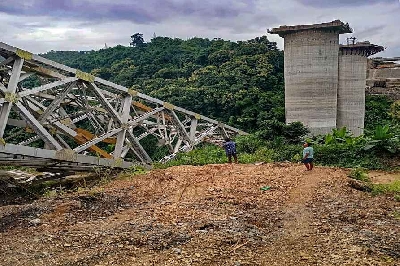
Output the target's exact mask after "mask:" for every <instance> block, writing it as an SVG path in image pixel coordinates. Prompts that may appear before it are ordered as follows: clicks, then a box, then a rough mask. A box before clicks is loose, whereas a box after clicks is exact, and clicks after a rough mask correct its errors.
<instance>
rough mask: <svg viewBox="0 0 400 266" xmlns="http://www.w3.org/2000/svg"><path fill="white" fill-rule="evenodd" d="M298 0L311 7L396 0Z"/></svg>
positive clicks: (385, 2)
mask: <svg viewBox="0 0 400 266" xmlns="http://www.w3.org/2000/svg"><path fill="white" fill-rule="evenodd" d="M297 1H298V2H300V3H302V4H304V5H306V6H313V7H322V8H330V7H344V6H368V5H373V4H393V3H394V2H396V1H398V0H297Z"/></svg>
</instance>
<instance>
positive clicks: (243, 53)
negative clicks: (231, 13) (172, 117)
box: [44, 36, 284, 132]
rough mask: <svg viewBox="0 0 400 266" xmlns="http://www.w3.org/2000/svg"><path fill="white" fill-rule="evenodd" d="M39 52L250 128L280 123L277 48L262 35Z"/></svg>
mask: <svg viewBox="0 0 400 266" xmlns="http://www.w3.org/2000/svg"><path fill="white" fill-rule="evenodd" d="M44 56H45V57H47V58H49V59H52V60H55V61H58V62H61V63H64V64H66V65H69V66H71V67H75V68H79V69H81V70H83V71H87V72H91V73H93V74H94V75H96V76H99V77H101V78H104V79H107V80H110V81H113V82H115V83H118V84H121V85H124V86H127V87H132V88H134V89H136V90H139V91H141V92H144V93H146V94H149V95H151V96H154V97H157V98H161V99H163V100H165V101H169V102H171V103H173V104H175V105H178V106H181V107H184V108H187V109H190V110H192V111H195V112H198V113H201V114H203V115H205V116H209V117H212V118H216V119H219V120H221V121H224V122H226V123H229V124H231V125H234V126H236V127H239V128H242V129H245V130H247V131H250V132H255V131H257V130H260V129H266V130H268V128H269V124H268V123H265V121H271V123H275V124H276V123H279V122H280V123H282V122H284V89H283V88H284V83H283V82H284V81H283V53H282V51H279V50H278V49H277V47H276V43H273V42H269V41H268V39H267V37H265V36H263V37H260V38H255V39H253V40H249V41H245V42H237V43H236V42H230V41H224V40H220V39H217V40H208V39H201V38H193V39H189V40H186V41H184V40H181V39H172V38H167V37H156V38H153V39H152V40H151V42H149V43H145V44H142V45H139V46H135V47H124V46H116V47H113V48H108V49H102V50H100V51H90V52H71V51H65V52H62V51H61V52H55V51H52V52H49V53H47V54H45V55H44ZM281 125H282V124H281Z"/></svg>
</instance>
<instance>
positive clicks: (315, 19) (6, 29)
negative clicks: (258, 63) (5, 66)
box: [0, 0, 400, 56]
mask: <svg viewBox="0 0 400 266" xmlns="http://www.w3.org/2000/svg"><path fill="white" fill-rule="evenodd" d="M335 19H340V20H342V21H344V22H349V24H350V26H351V27H352V28H353V29H354V34H347V35H345V36H346V37H351V36H352V35H354V36H355V37H357V38H358V39H359V40H360V41H364V40H369V41H371V42H372V43H375V44H380V45H383V46H385V47H386V48H387V49H386V51H385V52H383V53H380V54H379V55H380V56H400V34H399V33H400V30H399V26H400V1H399V0H218V1H217V0H0V36H1V37H0V41H2V42H6V43H8V44H11V45H13V46H17V47H20V48H23V49H26V50H29V51H32V52H34V53H42V52H46V51H49V50H92V49H94V50H97V49H100V48H103V47H104V44H105V43H107V45H108V46H114V45H117V44H122V45H128V44H129V39H130V35H132V34H134V33H136V32H140V33H143V34H144V38H145V40H146V41H149V40H150V39H151V38H152V36H153V34H154V33H155V34H156V35H157V36H167V37H176V38H182V39H188V38H192V37H202V38H210V39H212V38H215V37H219V38H223V39H225V40H232V41H238V40H248V39H252V38H255V37H257V36H262V35H266V34H267V29H268V28H272V27H278V26H280V25H296V24H313V23H321V22H328V21H332V20H335ZM268 37H269V38H270V40H273V41H277V42H278V44H279V46H280V47H281V48H282V44H283V40H282V39H281V38H279V37H278V36H276V35H268ZM346 37H342V42H344V40H345V38H346Z"/></svg>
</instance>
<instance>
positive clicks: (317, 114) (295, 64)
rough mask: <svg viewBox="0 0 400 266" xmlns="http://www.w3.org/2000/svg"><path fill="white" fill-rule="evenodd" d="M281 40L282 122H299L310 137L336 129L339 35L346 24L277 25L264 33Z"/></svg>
mask: <svg viewBox="0 0 400 266" xmlns="http://www.w3.org/2000/svg"><path fill="white" fill-rule="evenodd" d="M268 32H269V33H272V34H279V36H281V37H283V38H284V40H285V47H284V54H285V61H284V62H285V115H286V123H291V122H295V121H300V122H302V123H303V124H304V125H306V126H307V127H308V128H309V129H310V131H311V133H312V134H314V135H317V134H326V133H329V132H330V131H331V130H332V129H333V128H336V116H337V91H338V80H339V79H338V73H339V69H338V68H339V63H338V60H339V59H338V55H339V34H342V33H351V32H352V30H351V28H350V27H349V25H348V24H345V23H343V22H341V21H340V20H335V21H332V22H329V23H322V24H313V25H297V26H280V27H279V28H274V29H272V30H269V31H268Z"/></svg>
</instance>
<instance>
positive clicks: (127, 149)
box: [0, 43, 245, 170]
mask: <svg viewBox="0 0 400 266" xmlns="http://www.w3.org/2000/svg"><path fill="white" fill-rule="evenodd" d="M0 56H1V57H3V59H2V60H0V165H10V164H11V165H26V166H34V167H43V168H46V169H58V170H61V169H65V170H68V169H74V170H87V169H93V167H94V166H101V167H117V168H127V167H130V166H132V165H136V164H151V163H152V159H151V158H150V156H149V155H148V152H146V149H145V148H144V147H143V146H142V144H141V142H142V143H143V141H146V140H145V139H146V138H147V139H148V138H153V142H147V146H148V145H149V144H148V143H153V144H152V145H157V146H166V147H168V151H169V155H167V156H165V157H164V158H163V159H162V160H161V162H167V161H169V160H171V159H172V158H174V157H175V156H176V155H177V153H179V152H187V151H190V150H192V149H193V148H194V147H195V146H196V145H198V144H199V143H201V142H204V141H210V142H218V141H221V139H222V138H224V137H229V136H232V135H236V134H245V132H243V131H240V130H238V129H236V128H233V127H230V126H228V125H225V124H222V123H219V122H218V121H215V120H213V119H210V118H208V117H204V116H202V115H200V114H196V113H194V112H191V111H188V110H185V109H183V108H180V107H178V106H174V105H172V104H170V103H167V102H164V101H162V100H159V99H156V98H153V97H150V96H148V95H145V94H143V93H140V92H138V91H135V90H132V89H128V88H125V87H123V86H120V85H117V84H114V83H112V82H109V81H106V80H103V79H101V78H98V77H95V76H92V75H90V74H88V73H85V72H82V71H80V70H77V69H73V68H70V67H68V66H65V65H62V64H59V63H56V62H53V61H50V60H48V59H45V58H43V57H41V56H38V55H35V54H32V53H30V52H27V51H24V50H21V49H19V48H16V47H12V46H9V45H7V44H5V43H0ZM145 146H146V145H145Z"/></svg>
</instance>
